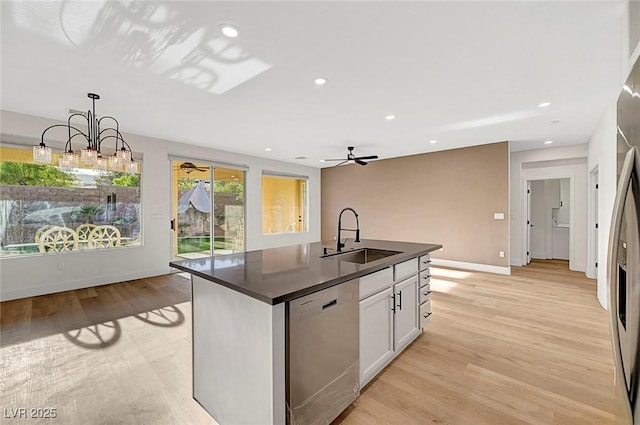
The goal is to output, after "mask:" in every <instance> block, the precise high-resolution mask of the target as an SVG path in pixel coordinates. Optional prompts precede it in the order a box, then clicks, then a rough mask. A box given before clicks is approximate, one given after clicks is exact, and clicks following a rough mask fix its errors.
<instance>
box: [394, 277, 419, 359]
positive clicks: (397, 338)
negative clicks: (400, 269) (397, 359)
mask: <svg viewBox="0 0 640 425" xmlns="http://www.w3.org/2000/svg"><path fill="white" fill-rule="evenodd" d="M393 295H394V300H395V314H394V317H393V328H394V334H393V347H394V349H395V350H396V351H399V350H402V349H403V348H404V347H406V346H407V345H408V344H409V343H410V342H411V341H413V340H414V339H415V337H416V335H417V334H418V333H420V330H419V328H418V299H417V298H418V277H417V276H415V275H414V276H413V277H410V278H409V279H407V280H404V281H402V282H400V283H396V284H395V285H393Z"/></svg>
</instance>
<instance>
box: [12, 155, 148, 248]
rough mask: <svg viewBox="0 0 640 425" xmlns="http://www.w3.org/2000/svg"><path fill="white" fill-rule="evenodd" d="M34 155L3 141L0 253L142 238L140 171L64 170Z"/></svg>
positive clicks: (136, 241)
mask: <svg viewBox="0 0 640 425" xmlns="http://www.w3.org/2000/svg"><path fill="white" fill-rule="evenodd" d="M31 156H32V154H31V150H30V149H20V148H12V147H6V146H2V147H0V256H16V255H29V254H35V253H46V252H58V251H72V250H85V249H97V248H108V247H120V246H131V245H140V244H141V240H142V237H141V234H140V232H141V226H140V199H141V198H140V174H124V173H118V172H111V171H107V172H102V173H100V172H96V171H94V170H91V169H88V168H74V169H72V170H71V171H66V170H63V169H61V168H59V167H57V166H54V165H47V164H45V165H41V164H34V163H33V162H32V160H31ZM52 156H53V159H52V164H54V163H57V161H58V159H59V157H60V155H59V154H55V153H54V154H53V155H52Z"/></svg>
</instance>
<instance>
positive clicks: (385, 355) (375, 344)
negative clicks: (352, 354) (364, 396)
mask: <svg viewBox="0 0 640 425" xmlns="http://www.w3.org/2000/svg"><path fill="white" fill-rule="evenodd" d="M393 355H394V352H393V290H392V288H387V289H385V290H384V291H382V292H379V293H377V294H375V295H372V296H370V297H368V298H366V299H364V300H362V301H360V386H362V385H364V384H365V383H367V382H369V381H370V380H371V379H372V378H373V377H374V376H376V375H377V374H378V372H380V371H381V370H382V369H383V368H384V367H385V366H386V365H387V364H388V363H389V362H390V361H391V359H392V358H393Z"/></svg>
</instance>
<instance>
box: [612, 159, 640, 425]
mask: <svg viewBox="0 0 640 425" xmlns="http://www.w3.org/2000/svg"><path fill="white" fill-rule="evenodd" d="M636 151H637V148H636V147H632V148H631V149H629V151H628V152H627V154H626V156H625V159H624V165H623V166H622V172H621V173H620V180H619V181H618V190H617V193H616V200H615V203H614V206H613V215H612V219H611V229H610V232H609V264H608V266H609V267H608V270H607V281H608V284H609V315H610V322H611V336H612V338H613V354H614V355H613V358H614V364H615V370H616V372H615V374H616V376H615V379H616V381H618V384H617V385H623V386H624V387H625V388H626V385H627V384H626V380H625V377H624V370H623V369H622V353H621V352H620V335H619V333H618V332H619V330H618V294H617V289H618V288H617V285H616V281H617V273H618V239H619V238H620V225H621V223H620V221H621V220H622V214H623V212H624V201H625V198H626V196H627V191H628V190H629V184H630V179H631V173H632V172H633V167H634V162H635V160H636V155H637V153H636ZM629 389H630V388H626V390H627V391H626V392H627V394H628V390H629ZM634 401H635V400H634ZM624 404H625V408H626V409H627V413H628V414H629V417H630V418H631V417H633V416H632V413H631V412H632V406H631V402H630V400H629V398H628V397H625V400H624Z"/></svg>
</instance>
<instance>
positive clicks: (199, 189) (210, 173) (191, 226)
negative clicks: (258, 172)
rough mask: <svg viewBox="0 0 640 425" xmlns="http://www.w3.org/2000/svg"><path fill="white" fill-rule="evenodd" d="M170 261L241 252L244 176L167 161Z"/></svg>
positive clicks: (238, 171)
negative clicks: (169, 204)
mask: <svg viewBox="0 0 640 425" xmlns="http://www.w3.org/2000/svg"><path fill="white" fill-rule="evenodd" d="M170 162H171V175H172V184H171V199H172V203H171V205H172V208H171V210H172V220H171V230H172V238H171V240H172V248H171V252H172V254H171V257H172V260H183V259H194V258H204V257H209V256H213V255H224V254H233V253H236V252H243V251H244V245H245V236H244V235H245V231H244V216H245V207H244V206H245V202H244V193H245V184H244V182H245V175H244V174H245V172H244V170H241V169H234V168H228V167H226V166H225V167H223V166H217V165H215V164H210V163H205V162H197V161H185V160H171V161H170Z"/></svg>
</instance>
